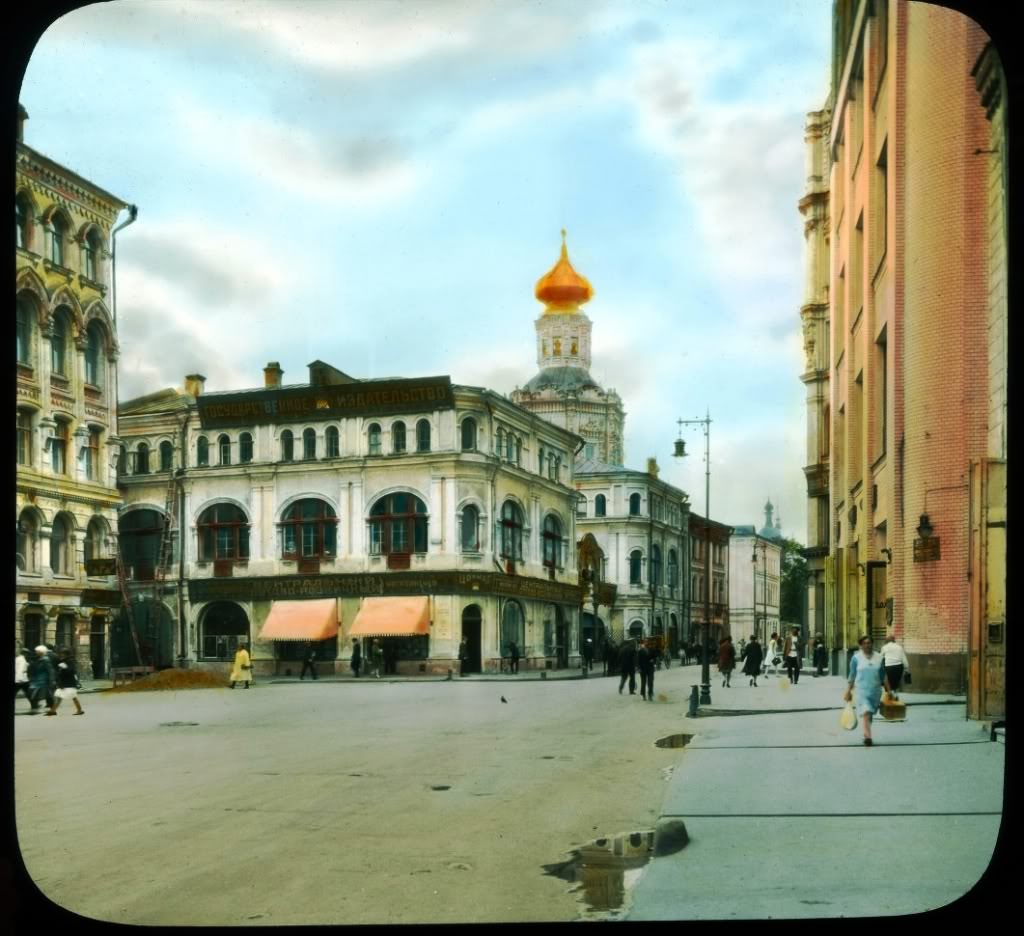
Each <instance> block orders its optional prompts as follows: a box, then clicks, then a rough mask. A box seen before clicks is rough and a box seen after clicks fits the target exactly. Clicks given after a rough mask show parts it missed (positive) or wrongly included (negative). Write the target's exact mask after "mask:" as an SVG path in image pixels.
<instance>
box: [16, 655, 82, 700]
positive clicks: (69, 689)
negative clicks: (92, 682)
mask: <svg viewBox="0 0 1024 936" xmlns="http://www.w3.org/2000/svg"><path fill="white" fill-rule="evenodd" d="M81 688H82V684H81V682H79V679H78V667H77V666H76V665H75V658H74V657H73V656H72V654H71V651H70V650H68V649H66V648H61V649H60V650H59V651H58V652H56V653H54V651H53V650H52V649H51V648H50V647H47V646H46V645H45V644H40V645H39V646H38V647H36V648H35V650H32V651H30V650H28V649H27V648H26V649H23V650H22V651H21V652H20V653H16V654H15V655H14V698H15V699H17V698H18V693H19V692H21V693H24V695H25V697H26V698H27V699H28V702H29V705H30V706H31V708H30V714H32V715H37V714H39V710H40V709H41V708H43V706H44V705H45V713H44V714H46V715H56V714H57V709H59V708H60V704H61V702H63V701H64V700H69V701H71V702H72V703H73V704H74V706H75V711H74V712H73V713H72V714H73V715H84V714H85V710H84V709H83V708H82V703H81V701H79V698H78V691H79V689H81Z"/></svg>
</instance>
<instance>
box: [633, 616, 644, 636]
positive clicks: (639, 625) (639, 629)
mask: <svg viewBox="0 0 1024 936" xmlns="http://www.w3.org/2000/svg"><path fill="white" fill-rule="evenodd" d="M643 635H644V622H643V621H639V620H637V621H631V622H630V625H629V636H630V638H631V639H633V640H640V639H641V638H642V637H643Z"/></svg>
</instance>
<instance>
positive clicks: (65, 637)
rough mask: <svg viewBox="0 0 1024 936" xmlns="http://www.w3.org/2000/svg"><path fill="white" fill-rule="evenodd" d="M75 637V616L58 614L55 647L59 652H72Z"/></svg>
mask: <svg viewBox="0 0 1024 936" xmlns="http://www.w3.org/2000/svg"><path fill="white" fill-rule="evenodd" d="M74 636H75V616H74V615H73V614H58V615H57V627H56V630H55V633H54V645H55V646H56V647H57V649H58V650H70V649H72V648H73V647H74Z"/></svg>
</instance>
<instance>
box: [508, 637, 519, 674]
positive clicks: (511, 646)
mask: <svg viewBox="0 0 1024 936" xmlns="http://www.w3.org/2000/svg"><path fill="white" fill-rule="evenodd" d="M508 671H509V672H510V673H518V672H519V646H518V645H517V644H516V642H515V641H514V640H510V641H509V642H508Z"/></svg>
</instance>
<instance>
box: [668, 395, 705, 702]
mask: <svg viewBox="0 0 1024 936" xmlns="http://www.w3.org/2000/svg"><path fill="white" fill-rule="evenodd" d="M676 422H677V423H678V424H679V438H677V439H676V450H675V452H674V455H675V457H676V458H684V457H686V454H687V452H686V443H685V442H684V441H683V426H702V427H703V429H704V545H705V551H704V652H703V654H702V657H703V662H702V665H701V671H700V678H701V687H700V704H701V705H710V704H711V661H710V657H711V575H712V571H713V570H712V565H711V412H710V410H708V411H707V415H705V417H704V418H703V419H677V420H676Z"/></svg>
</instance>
